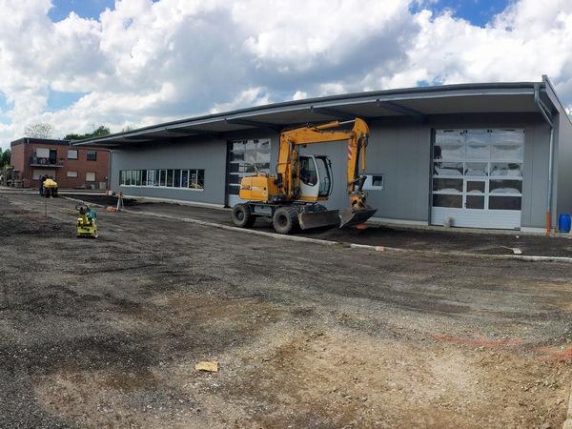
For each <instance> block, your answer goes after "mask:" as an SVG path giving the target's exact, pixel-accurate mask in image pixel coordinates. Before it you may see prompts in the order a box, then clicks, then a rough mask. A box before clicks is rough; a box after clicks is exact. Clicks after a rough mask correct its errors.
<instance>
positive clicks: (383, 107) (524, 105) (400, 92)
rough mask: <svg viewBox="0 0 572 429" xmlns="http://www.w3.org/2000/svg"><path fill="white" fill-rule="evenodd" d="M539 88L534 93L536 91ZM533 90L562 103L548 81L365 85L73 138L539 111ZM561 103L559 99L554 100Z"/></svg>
mask: <svg viewBox="0 0 572 429" xmlns="http://www.w3.org/2000/svg"><path fill="white" fill-rule="evenodd" d="M537 91H538V93H537ZM535 94H538V97H539V99H540V100H541V101H542V102H543V103H544V105H545V106H548V108H549V110H550V113H552V114H556V113H557V112H558V111H559V110H561V109H562V106H561V103H560V102H559V100H558V99H557V97H556V94H555V93H554V90H553V87H552V85H551V84H550V81H549V80H548V79H547V78H546V77H543V81H542V82H519V83H477V84H459V85H443V86H430V87H416V88H407V89H397V90H385V91H370V92H362V93H355V94H345V95H335V96H328V97H320V98H311V99H305V100H296V101H288V102H283V103H276V104H270V105H265V106H257V107H251V108H247V109H240V110H234V111H230V112H224V113H217V114H211V115H203V116H197V117H191V118H187V119H182V120H178V121H173V122H166V123H162V124H158V125H153V126H150V127H145V128H140V129H136V130H131V131H127V132H122V133H117V134H110V135H107V136H104V137H97V138H92V139H87V140H81V141H79V142H74V143H73V144H74V145H75V146H82V145H89V146H92V147H98V146H99V147H108V148H114V147H124V146H137V145H141V144H149V143H155V142H160V141H174V140H177V139H180V138H185V137H186V138H188V137H190V136H204V135H222V134H225V133H230V132H236V131H244V130H252V129H260V128H266V129H273V130H276V131H279V130H281V129H282V128H284V127H286V126H292V125H296V124H305V123H321V122H327V121H332V120H346V119H353V118H355V117H360V118H363V119H366V120H368V119H379V118H389V119H391V118H410V119H413V120H417V121H420V122H423V121H426V120H427V118H428V117H430V116H434V115H447V114H469V113H530V112H536V113H538V112H539V107H538V105H537V102H536V98H535ZM559 103H560V104H559Z"/></svg>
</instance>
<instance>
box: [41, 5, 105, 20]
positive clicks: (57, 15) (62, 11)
mask: <svg viewBox="0 0 572 429" xmlns="http://www.w3.org/2000/svg"><path fill="white" fill-rule="evenodd" d="M52 4H53V7H52V9H51V10H50V12H49V14H48V16H49V17H50V19H51V20H52V21H54V22H57V21H61V20H63V19H65V18H67V17H68V16H69V14H70V12H75V13H76V14H77V15H79V16H81V17H82V18H93V19H98V18H99V15H100V14H101V12H103V11H104V10H105V9H106V8H109V9H113V8H114V5H115V0H52Z"/></svg>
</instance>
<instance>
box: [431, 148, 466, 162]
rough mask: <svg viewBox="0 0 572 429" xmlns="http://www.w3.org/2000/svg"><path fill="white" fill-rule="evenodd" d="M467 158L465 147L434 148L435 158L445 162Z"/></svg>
mask: <svg viewBox="0 0 572 429" xmlns="http://www.w3.org/2000/svg"><path fill="white" fill-rule="evenodd" d="M464 156H465V146H460V145H459V146H437V145H435V146H434V149H433V158H434V159H445V160H448V159H450V160H457V159H463V157H464Z"/></svg>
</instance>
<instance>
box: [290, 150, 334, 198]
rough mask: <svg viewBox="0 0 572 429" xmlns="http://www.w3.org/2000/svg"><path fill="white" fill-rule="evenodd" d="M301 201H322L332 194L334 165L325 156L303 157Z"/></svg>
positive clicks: (301, 163)
mask: <svg viewBox="0 0 572 429" xmlns="http://www.w3.org/2000/svg"><path fill="white" fill-rule="evenodd" d="M298 162H299V164H300V200H302V201H320V200H325V199H327V198H328V197H329V196H330V194H331V193H332V163H331V161H330V160H329V159H328V157H327V156H324V155H301V156H300V157H299V159H298Z"/></svg>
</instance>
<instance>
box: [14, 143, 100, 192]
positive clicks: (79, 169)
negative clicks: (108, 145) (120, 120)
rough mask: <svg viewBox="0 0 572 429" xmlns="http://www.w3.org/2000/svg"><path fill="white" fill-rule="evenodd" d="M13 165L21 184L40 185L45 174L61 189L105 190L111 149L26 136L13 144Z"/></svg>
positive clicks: (28, 185)
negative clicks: (86, 146)
mask: <svg viewBox="0 0 572 429" xmlns="http://www.w3.org/2000/svg"><path fill="white" fill-rule="evenodd" d="M10 151H11V164H12V166H13V167H14V169H15V170H17V171H18V172H19V178H20V180H21V185H22V186H24V187H38V186H39V180H40V178H41V177H42V176H48V177H51V178H53V179H54V180H55V181H56V182H58V187H59V188H60V189H66V188H84V189H102V188H103V189H106V188H107V180H108V175H109V151H107V150H102V149H89V148H84V147H82V148H78V147H74V146H71V145H70V142H69V141H66V140H49V139H38V138H31V137H25V138H22V139H19V140H16V141H13V142H12V143H10Z"/></svg>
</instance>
